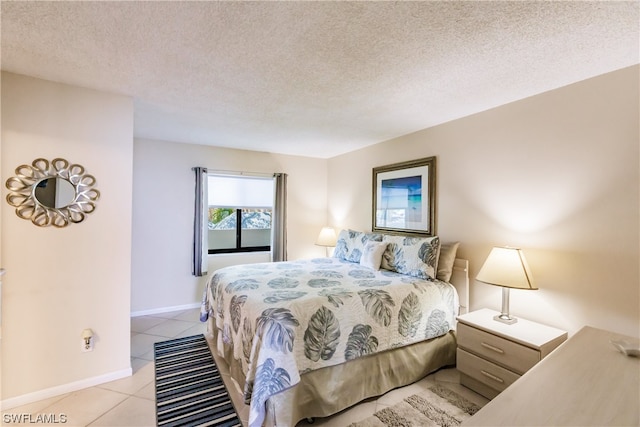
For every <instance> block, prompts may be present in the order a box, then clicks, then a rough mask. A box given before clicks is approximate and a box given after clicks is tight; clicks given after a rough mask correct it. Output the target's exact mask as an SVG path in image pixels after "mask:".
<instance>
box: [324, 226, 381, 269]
mask: <svg viewBox="0 0 640 427" xmlns="http://www.w3.org/2000/svg"><path fill="white" fill-rule="evenodd" d="M371 241H373V242H381V241H382V234H376V233H364V232H362V231H355V230H340V233H339V234H338V240H337V242H336V248H335V250H334V251H333V256H334V258H338V259H342V260H344V261H349V262H360V258H361V257H362V252H363V251H364V246H365V245H366V244H367V242H371Z"/></svg>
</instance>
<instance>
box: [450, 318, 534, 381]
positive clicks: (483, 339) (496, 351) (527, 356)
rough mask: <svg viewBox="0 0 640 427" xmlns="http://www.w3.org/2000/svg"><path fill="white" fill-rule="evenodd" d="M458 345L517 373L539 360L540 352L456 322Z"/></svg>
mask: <svg viewBox="0 0 640 427" xmlns="http://www.w3.org/2000/svg"><path fill="white" fill-rule="evenodd" d="M457 331H458V332H457V337H458V345H459V346H460V347H462V348H463V349H465V350H467V351H469V352H471V353H474V354H476V355H478V356H482V357H484V358H486V359H488V360H490V361H492V362H495V363H497V364H499V365H501V366H503V367H505V368H509V369H511V370H513V371H515V372H517V373H519V374H524V373H525V372H527V371H528V370H529V369H530V368H531V367H533V366H534V365H535V364H536V363H538V362H539V361H540V352H539V351H537V350H535V349H532V348H529V347H526V346H524V345H521V344H518V343H515V342H513V341H509V340H507V339H505V338H501V337H498V336H496V335H493V334H490V333H488V332H484V331H481V330H480V329H476V328H473V327H470V326H468V325H465V324H464V323H458V328H457Z"/></svg>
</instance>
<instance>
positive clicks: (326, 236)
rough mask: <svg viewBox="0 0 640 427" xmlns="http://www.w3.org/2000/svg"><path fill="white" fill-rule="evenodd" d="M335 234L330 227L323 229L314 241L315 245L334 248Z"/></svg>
mask: <svg viewBox="0 0 640 427" xmlns="http://www.w3.org/2000/svg"><path fill="white" fill-rule="evenodd" d="M337 240H338V239H337V238H336V232H335V230H334V229H333V228H331V227H323V228H322V230H320V234H319V235H318V238H317V239H316V245H318V246H327V247H334V246H335V245H336V241H337Z"/></svg>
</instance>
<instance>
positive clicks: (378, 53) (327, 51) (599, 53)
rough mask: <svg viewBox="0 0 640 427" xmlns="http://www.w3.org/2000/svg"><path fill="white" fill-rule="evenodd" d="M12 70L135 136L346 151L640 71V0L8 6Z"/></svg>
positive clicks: (5, 45)
mask: <svg viewBox="0 0 640 427" xmlns="http://www.w3.org/2000/svg"><path fill="white" fill-rule="evenodd" d="M0 7H1V14H2V27H1V36H2V46H1V47H2V51H1V55H2V56H1V58H2V69H4V70H7V71H11V72H15V73H20V74H26V75H30V76H34V77H39V78H44V79H48V80H53V81H58V82H63V83H69V84H73V85H77V86H83V87H89V88H95V89H99V90H104V91H108V92H115V93H120V94H125V95H129V96H131V97H133V99H134V106H135V129H134V133H135V136H136V137H140V138H151V139H160V140H169V141H178V142H190V143H197V144H208V145H216V146H224V147H235V148H244V149H251V150H258V151H270V152H277V153H287V154H297V155H307V156H314V157H322V158H327V157H332V156H335V155H338V154H341V153H344V152H348V151H352V150H355V149H358V148H360V147H364V146H367V145H370V144H375V143H378V142H381V141H384V140H387V139H390V138H393V137H397V136H400V135H404V134H407V133H411V132H414V131H417V130H420V129H424V128H427V127H430V126H433V125H436V124H439V123H443V122H446V121H449V120H453V119H456V118H459V117H463V116H467V115H469V114H473V113H476V112H479V111H483V110H486V109H489V108H492V107H495V106H498V105H502V104H505V103H508V102H512V101H515V100H518V99H522V98H525V97H528V96H531V95H534V94H537V93H541V92H544V91H547V90H551V89H555V88H557V87H561V86H564V85H567V84H570V83H573V82H576V81H579V80H584V79H586V78H589V77H593V76H596V75H599V74H603V73H606V72H610V71H613V70H616V69H620V68H623V67H626V66H630V65H633V64H637V63H638V62H639V41H638V38H639V28H638V27H639V22H640V13H639V2H637V1H634V2H578V1H575V2H527V1H524V2H523V1H517V2H505V1H500V2H455V1H454V2H450V1H447V2H439V1H438V2H153V1H151V2H148V1H135V2H64V1H58V2H22V1H18V2H9V1H2V3H1V6H0Z"/></svg>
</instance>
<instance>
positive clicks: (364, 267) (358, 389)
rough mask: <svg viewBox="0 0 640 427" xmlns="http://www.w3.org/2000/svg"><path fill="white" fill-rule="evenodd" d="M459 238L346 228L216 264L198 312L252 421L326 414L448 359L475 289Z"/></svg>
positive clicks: (452, 356) (424, 372)
mask: <svg viewBox="0 0 640 427" xmlns="http://www.w3.org/2000/svg"><path fill="white" fill-rule="evenodd" d="M456 250H457V245H453V246H446V245H441V244H440V240H439V238H438V237H419V238H417V237H402V236H392V235H383V234H378V233H365V232H358V231H353V230H343V231H341V232H340V234H339V237H338V243H337V246H336V250H335V253H334V256H333V257H331V258H317V259H310V260H297V261H287V262H279V263H260V264H248V265H239V266H232V267H226V268H223V269H220V270H217V271H215V272H214V273H213V274H212V275H211V276H210V277H209V278H208V280H207V286H206V289H205V292H204V296H203V305H202V316H201V320H203V321H207V322H208V331H209V333H210V334H211V335H212V337H213V340H214V343H215V347H216V349H217V351H218V352H219V354H220V355H222V356H223V357H224V358H225V360H226V361H227V362H228V364H229V368H230V373H231V376H232V378H233V379H234V381H235V382H236V383H237V384H238V385H239V387H240V388H241V390H242V392H243V395H244V398H245V403H247V404H249V405H250V413H249V425H250V426H261V425H279V426H285V425H286V426H293V425H295V424H296V423H297V422H298V421H299V420H301V419H304V418H313V417H325V416H329V415H332V414H334V413H336V412H339V411H341V410H342V409H345V408H347V407H349V406H351V405H353V404H355V403H357V402H359V401H361V400H363V399H366V398H368V397H372V396H376V395H380V394H383V393H385V392H386V391H388V390H391V389H393V388H396V387H399V386H403V385H406V384H410V383H412V382H414V381H417V380H419V379H420V378H422V377H424V376H425V375H427V374H429V373H430V372H433V371H435V370H437V369H439V368H440V367H443V366H447V365H453V364H454V363H455V349H456V344H455V336H454V333H453V331H454V328H455V317H456V316H457V315H458V314H459V313H460V310H461V308H460V307H461V306H462V307H463V308H462V310H463V311H464V309H465V308H466V306H467V302H466V301H467V300H468V275H467V263H466V261H464V260H455V252H456ZM454 260H455V261H454ZM456 263H457V264H456ZM456 266H457V267H456ZM454 269H455V273H454ZM441 273H442V274H441ZM456 276H462V277H461V278H460V277H458V278H457V280H456ZM438 277H441V278H444V279H447V280H439V279H438ZM452 277H453V279H452ZM449 280H451V282H456V283H457V284H458V286H454V285H453V284H452V283H451V282H450V281H449ZM461 301H462V303H461ZM372 372H375V375H372Z"/></svg>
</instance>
